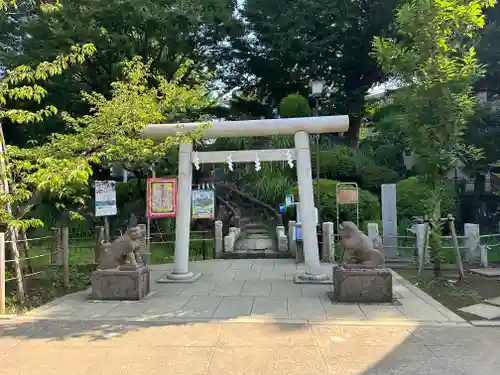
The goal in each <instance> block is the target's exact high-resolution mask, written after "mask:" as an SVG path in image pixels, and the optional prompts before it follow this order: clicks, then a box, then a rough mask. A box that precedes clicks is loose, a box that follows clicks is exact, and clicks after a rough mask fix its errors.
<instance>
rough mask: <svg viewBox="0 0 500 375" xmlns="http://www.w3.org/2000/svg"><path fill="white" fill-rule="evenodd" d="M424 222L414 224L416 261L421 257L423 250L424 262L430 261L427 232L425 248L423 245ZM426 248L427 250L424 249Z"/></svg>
mask: <svg viewBox="0 0 500 375" xmlns="http://www.w3.org/2000/svg"><path fill="white" fill-rule="evenodd" d="M425 227H426V225H425V224H417V225H416V232H417V233H416V235H417V254H418V258H417V263H418V262H419V261H420V259H422V253H423V252H424V251H425V263H429V262H430V257H429V241H428V239H429V233H430V231H429V232H427V249H424V246H425V242H426V241H425ZM426 250H427V251H426Z"/></svg>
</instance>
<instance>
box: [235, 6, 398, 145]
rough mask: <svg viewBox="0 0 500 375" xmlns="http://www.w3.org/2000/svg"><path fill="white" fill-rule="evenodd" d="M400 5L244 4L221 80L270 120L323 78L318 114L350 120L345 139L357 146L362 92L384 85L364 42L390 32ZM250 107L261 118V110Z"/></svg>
mask: <svg viewBox="0 0 500 375" xmlns="http://www.w3.org/2000/svg"><path fill="white" fill-rule="evenodd" d="M400 2H401V0H384V1H380V0H373V1H344V0H313V1H311V0H284V1H279V2H276V1H268V0H248V1H246V2H245V6H244V7H242V9H241V16H242V17H241V19H242V20H244V21H242V25H241V27H240V30H238V33H237V34H236V35H235V36H233V38H232V42H233V49H232V51H231V54H230V58H231V59H230V62H231V63H232V64H231V65H230V66H231V67H233V71H232V72H231V73H232V74H230V75H229V76H228V77H227V81H228V82H230V83H231V84H232V85H234V86H238V87H240V89H241V91H242V92H244V93H253V94H254V95H256V96H257V97H258V102H259V103H260V104H263V105H264V106H266V107H267V108H268V109H269V110H268V111H267V114H271V113H272V110H274V109H276V108H277V107H278V106H279V102H280V101H281V100H282V98H284V97H285V96H286V95H288V94H289V93H291V92H294V93H298V94H301V95H304V96H306V97H307V95H308V94H309V88H308V84H309V80H310V79H311V78H321V79H324V80H325V82H326V88H325V95H324V96H323V98H322V100H321V107H322V113H324V114H349V115H350V116H352V121H351V126H350V128H349V133H348V136H349V138H351V136H352V138H353V139H356V140H357V136H358V133H359V125H360V119H361V118H362V117H363V115H364V104H365V96H366V93H367V91H368V90H369V89H370V88H371V87H372V86H373V84H375V83H377V82H380V81H382V80H383V79H384V74H383V72H382V71H381V69H380V68H379V67H378V66H377V62H376V60H375V59H374V58H372V57H371V56H370V51H371V42H372V39H373V37H374V36H375V35H387V33H388V32H389V31H390V27H391V24H392V23H393V20H394V9H395V8H396V7H397V5H399V4H400ZM248 35H252V37H251V38H249V37H248ZM254 109H255V110H254V114H255V115H261V114H262V111H261V106H254Z"/></svg>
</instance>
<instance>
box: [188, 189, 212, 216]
mask: <svg viewBox="0 0 500 375" xmlns="http://www.w3.org/2000/svg"><path fill="white" fill-rule="evenodd" d="M191 216H192V218H193V219H214V218H215V192H214V191H213V190H208V189H199V190H193V193H192V201H191Z"/></svg>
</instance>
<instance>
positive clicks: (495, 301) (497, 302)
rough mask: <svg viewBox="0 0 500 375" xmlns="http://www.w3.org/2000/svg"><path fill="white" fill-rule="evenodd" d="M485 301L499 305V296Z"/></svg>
mask: <svg viewBox="0 0 500 375" xmlns="http://www.w3.org/2000/svg"><path fill="white" fill-rule="evenodd" d="M484 302H485V303H489V304H490V305H495V306H500V297H495V298H489V299H487V300H486V301H484Z"/></svg>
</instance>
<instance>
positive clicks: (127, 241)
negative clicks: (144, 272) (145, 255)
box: [97, 227, 144, 270]
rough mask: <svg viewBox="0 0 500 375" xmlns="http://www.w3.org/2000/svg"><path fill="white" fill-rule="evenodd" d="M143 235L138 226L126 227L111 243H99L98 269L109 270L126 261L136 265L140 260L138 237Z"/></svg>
mask: <svg viewBox="0 0 500 375" xmlns="http://www.w3.org/2000/svg"><path fill="white" fill-rule="evenodd" d="M143 236H144V233H143V231H142V230H141V229H140V228H139V227H133V228H130V229H128V230H127V231H126V232H125V233H124V234H123V235H122V236H120V237H119V238H117V239H116V240H114V241H113V242H112V243H109V242H106V243H104V242H103V243H102V245H101V254H100V259H99V265H98V266H97V269H98V270H111V269H117V268H118V267H120V266H123V265H124V264H126V263H127V262H128V263H129V264H130V265H131V266H136V267H137V264H138V263H139V262H141V256H140V254H139V251H138V250H139V241H138V240H139V239H140V238H141V237H143Z"/></svg>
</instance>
